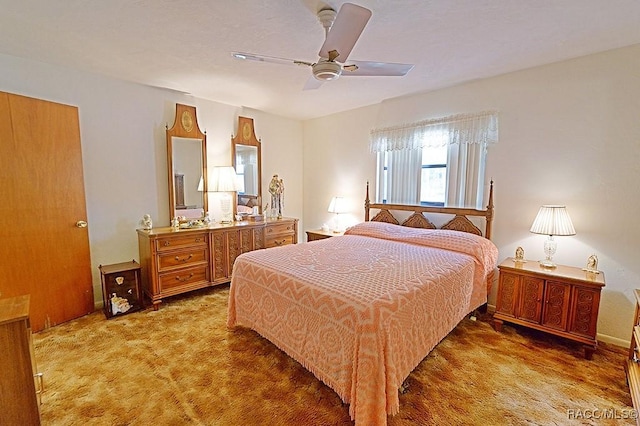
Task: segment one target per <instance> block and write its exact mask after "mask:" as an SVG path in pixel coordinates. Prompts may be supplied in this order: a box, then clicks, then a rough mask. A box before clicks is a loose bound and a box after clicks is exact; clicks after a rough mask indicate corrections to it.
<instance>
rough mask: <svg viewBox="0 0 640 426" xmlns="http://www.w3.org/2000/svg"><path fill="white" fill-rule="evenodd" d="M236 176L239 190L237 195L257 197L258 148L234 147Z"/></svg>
mask: <svg viewBox="0 0 640 426" xmlns="http://www.w3.org/2000/svg"><path fill="white" fill-rule="evenodd" d="M236 174H237V175H238V183H239V186H240V189H239V190H238V195H240V196H242V195H251V196H255V197H257V196H258V147H256V146H248V145H238V146H237V147H236Z"/></svg>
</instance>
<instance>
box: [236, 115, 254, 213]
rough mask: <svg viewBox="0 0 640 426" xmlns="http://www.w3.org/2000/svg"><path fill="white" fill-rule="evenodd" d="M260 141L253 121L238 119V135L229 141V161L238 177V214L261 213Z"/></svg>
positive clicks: (243, 118) (250, 119)
mask: <svg viewBox="0 0 640 426" xmlns="http://www.w3.org/2000/svg"><path fill="white" fill-rule="evenodd" d="M260 145H261V144H260V141H259V140H258V138H256V135H255V133H254V128H253V119H252V118H247V117H238V134H237V135H236V136H235V137H234V138H232V139H231V161H232V162H233V167H234V169H235V171H236V175H237V176H238V187H239V190H238V197H237V200H236V203H235V204H236V205H235V211H236V212H237V213H238V214H240V215H243V214H261V213H262V205H261V204H262V177H261V176H262V165H261V152H260Z"/></svg>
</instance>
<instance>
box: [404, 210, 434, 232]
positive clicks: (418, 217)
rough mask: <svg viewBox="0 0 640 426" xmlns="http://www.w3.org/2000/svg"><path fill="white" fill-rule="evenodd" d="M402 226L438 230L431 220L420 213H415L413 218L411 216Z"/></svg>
mask: <svg viewBox="0 0 640 426" xmlns="http://www.w3.org/2000/svg"><path fill="white" fill-rule="evenodd" d="M402 226H409V227H411V228H426V229H437V228H436V226H435V225H434V224H433V223H431V221H430V220H429V219H427V218H426V217H425V216H424V215H423V214H422V213H419V212H413V214H412V215H411V216H409V217H408V218H407V219H406V220H405V221H404V222H402Z"/></svg>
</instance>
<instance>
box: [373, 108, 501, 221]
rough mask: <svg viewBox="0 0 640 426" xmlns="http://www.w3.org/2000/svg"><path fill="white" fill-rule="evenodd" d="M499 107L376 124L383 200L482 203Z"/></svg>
mask: <svg viewBox="0 0 640 426" xmlns="http://www.w3.org/2000/svg"><path fill="white" fill-rule="evenodd" d="M497 136H498V127H497V116H496V115H495V114H494V113H480V114H477V115H464V116H463V115H460V116H454V117H447V118H443V119H436V120H426V121H422V122H419V123H414V124H409V125H404V126H398V127H391V128H385V129H379V130H374V131H372V132H371V150H372V151H373V152H376V153H377V155H378V173H377V176H378V177H377V193H376V199H377V201H378V202H383V203H390V204H418V203H419V204H422V205H430V206H450V207H470V208H476V209H482V208H483V201H484V186H485V185H484V179H485V176H484V174H485V173H484V172H485V162H486V153H487V146H488V145H489V144H492V143H495V142H497Z"/></svg>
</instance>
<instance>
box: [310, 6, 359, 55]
mask: <svg viewBox="0 0 640 426" xmlns="http://www.w3.org/2000/svg"><path fill="white" fill-rule="evenodd" d="M369 18H371V11H370V10H369V9H365V8H364V7H361V6H357V5H355V4H353V3H345V4H343V5H342V7H340V11H338V14H337V15H336V20H335V21H334V22H333V25H332V26H331V29H329V32H328V33H327V38H326V40H325V41H324V44H323V45H322V47H321V48H320V53H319V56H320V57H322V58H329V51H331V50H336V51H338V53H339V54H340V56H339V57H338V61H340V62H343V63H344V62H345V61H346V60H347V58H348V57H349V54H350V53H351V50H352V49H353V46H355V44H356V42H357V41H358V38H359V37H360V34H362V31H363V30H364V27H365V26H366V25H367V22H369Z"/></svg>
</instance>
